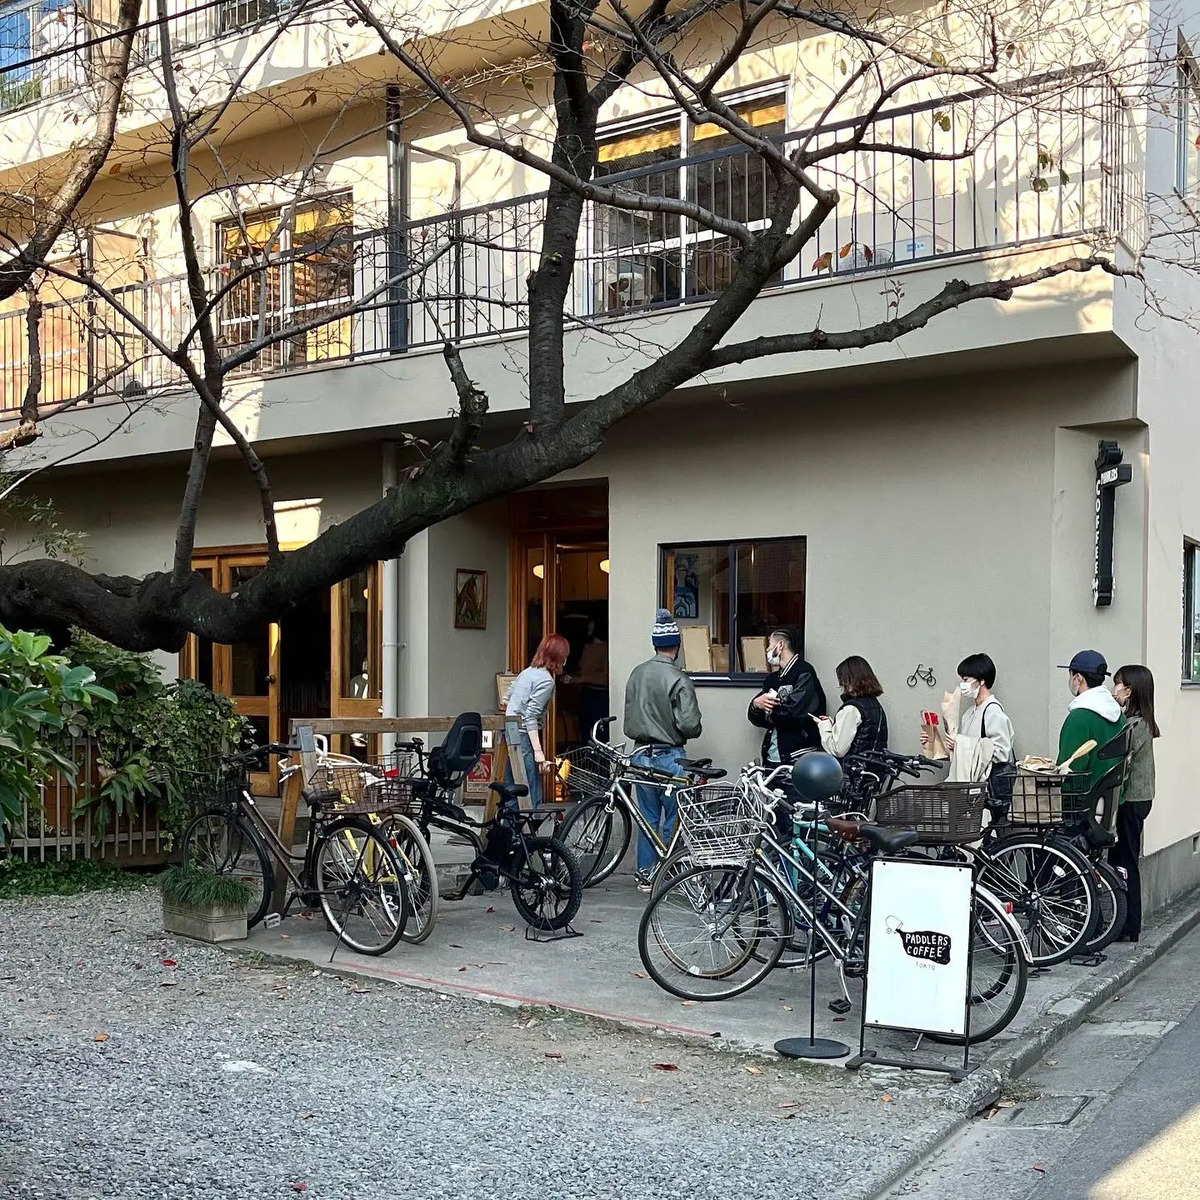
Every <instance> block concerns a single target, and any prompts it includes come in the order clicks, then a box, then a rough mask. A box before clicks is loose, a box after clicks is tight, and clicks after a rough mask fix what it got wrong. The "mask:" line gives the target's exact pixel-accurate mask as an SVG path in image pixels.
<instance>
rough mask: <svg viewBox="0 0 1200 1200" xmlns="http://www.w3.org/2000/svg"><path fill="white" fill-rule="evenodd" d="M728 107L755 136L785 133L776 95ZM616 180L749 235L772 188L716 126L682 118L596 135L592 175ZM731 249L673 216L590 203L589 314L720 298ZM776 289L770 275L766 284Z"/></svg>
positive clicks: (747, 154) (749, 155)
mask: <svg viewBox="0 0 1200 1200" xmlns="http://www.w3.org/2000/svg"><path fill="white" fill-rule="evenodd" d="M730 107H731V108H732V109H733V111H734V112H735V113H736V114H737V115H738V116H739V117H740V118H741V120H743V121H744V122H745V123H746V124H747V125H749V126H751V127H752V128H753V129H754V130H755V132H756V133H758V134H760V135H761V136H763V137H781V136H782V135H783V133H784V131H785V128H786V120H785V117H786V106H785V103H784V92H783V90H782V88H772V89H771V90H770V91H769V92H768V93H766V94H761V95H759V96H757V97H755V98H751V99H742V100H739V101H737V102H735V103H731V104H730ZM684 159H687V160H689V161H688V162H687V164H686V165H682V161H681V160H684ZM614 175H619V176H621V178H620V180H619V184H620V186H621V187H622V188H623V189H625V190H626V191H631V192H638V193H641V194H644V195H647V196H661V197H668V198H670V199H679V197H680V196H681V195H684V196H686V197H687V198H688V199H689V200H692V201H694V202H696V203H697V204H700V205H701V206H703V207H704V208H706V209H708V210H709V211H710V212H713V213H715V214H716V215H717V216H720V217H726V218H728V219H730V220H734V221H741V222H743V223H745V224H748V225H749V226H750V227H751V228H755V227H761V226H763V225H765V223H766V220H767V216H768V213H769V212H770V207H771V203H772V202H773V200H774V198H775V190H776V185H775V180H774V177H773V176H772V175H771V173H770V171H768V170H767V166H766V163H765V162H763V160H762V158H761V157H760V156H759V155H758V154H756V153H755V152H754V151H752V150H749V149H747V148H745V147H744V146H743V145H742V143H741V142H740V141H738V139H737V138H735V137H733V136H732V135H730V134H728V133H726V131H725V130H724V129H722V128H721V127H720V126H718V125H693V124H692V123H691V122H689V121H688V120H687V118H686V117H685V116H683V115H682V114H681V113H673V114H671V115H670V116H668V117H662V118H659V119H658V120H656V121H655V122H653V123H643V124H641V125H639V126H638V127H637V128H634V129H631V130H627V131H625V132H622V133H617V134H613V135H611V136H609V137H607V138H602V140H601V142H600V146H599V154H598V162H597V165H596V178H597V179H598V180H603V179H604V178H606V177H608V176H614ZM736 250H737V247H736V245H735V244H734V242H733V241H732V239H730V238H727V237H724V236H722V235H720V234H715V233H713V232H712V231H711V230H708V229H705V228H703V227H702V226H700V225H698V224H697V223H696V222H694V221H690V220H687V221H685V220H684V219H683V218H681V217H678V216H675V215H674V214H672V213H654V212H628V211H626V210H624V209H616V208H606V207H604V206H602V205H597V206H596V208H595V211H594V216H593V227H592V252H593V269H592V283H593V294H592V304H593V310H594V311H595V312H619V311H621V310H623V309H631V308H644V307H647V306H649V305H654V304H660V303H664V302H668V301H677V300H679V299H681V298H682V297H693V296H705V295H711V294H714V293H716V292H719V291H720V290H721V289H722V288H723V287H725V285H726V284H727V283H729V281H730V280H731V279H732V278H733V275H734V272H735V271H736V269H737V259H736V256H735V251H736ZM777 282H779V278H778V277H777V278H775V279H772V280H769V281H768V283H777Z"/></svg>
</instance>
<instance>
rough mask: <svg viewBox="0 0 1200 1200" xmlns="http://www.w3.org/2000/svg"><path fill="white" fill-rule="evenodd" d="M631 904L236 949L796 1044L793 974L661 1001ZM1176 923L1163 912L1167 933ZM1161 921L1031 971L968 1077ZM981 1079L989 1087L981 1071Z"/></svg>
mask: <svg viewBox="0 0 1200 1200" xmlns="http://www.w3.org/2000/svg"><path fill="white" fill-rule="evenodd" d="M454 850H455V848H454V847H438V855H439V859H440V858H442V857H445V856H448V857H450V858H454V857H455V854H454ZM448 865H449V864H448ZM645 903H646V896H645V895H644V894H642V893H639V892H638V891H637V889H636V887H635V886H634V881H633V878H632V876H631V875H630V874H628V873H624V872H618V873H617V874H616V875H614V876H613V877H612V878H611V879H610V880H609V881H608V882H607V883H605V884H601V885H600V886H599V887H597V888H592V889H590V890H588V891H587V892H585V893H584V902H583V905H582V907H581V908H580V911H579V914H578V916H577V917H576V919H575V928H576V930H578V932H579V933H580V934H582V935H583V936H581V937H578V938H574V939H569V940H562V941H556V942H544V943H538V942H532V941H528V940H526V938H525V936H524V934H525V925H524V922H523V921H522V920H521V919H520V918H519V917H518V915H517V912H516V909H515V908H514V907H513V904H512V900H511V898H510V897H509V895H508V893H507V891H504V890H499V891H496V892H492V893H489V894H485V895H482V896H469V897H467V898H466V899H465V900H462V901H457V902H443V904H442V907H441V914H440V916H439V918H438V923H437V926H436V928H435V929H434V931H433V933H432V935H431V936H430V938H429V940H428V941H427V942H425V944H424V945H421V946H410V945H407V944H405V943H401V945H399V946H397V947H396V949H395V950H394V951H393V952H392V953H391V954H390V955H388V956H386V957H384V958H371V957H368V956H364V955H358V954H355V953H354V952H352V951H348V950H346V949H345V948H341V949H338V951H337V953H336V955H335V956H334V957H333V959H332V961H331V958H330V956H331V954H332V952H333V950H334V938H333V935H332V934H331V933H329V932H328V931H327V930H326V928H325V923H324V919H323V917H322V916H321V915H320V914H319V913H318V914H315V915H310V916H300V915H296V916H292V917H290V918H289V919H288V920H287V921H285V922H283V923H282V924H280V925H278V926H276V927H274V928H271V929H265V928H262V927H261V926H260V927H259V928H257V929H255V930H253V931H252V932H251V936H250V939H249V942H248V943H240V944H239V945H241V946H244V947H245V948H247V949H250V950H254V951H259V952H261V953H263V954H267V955H271V956H277V957H280V958H283V959H290V960H302V961H307V962H312V963H313V964H314V965H315V966H321V967H329V968H332V969H334V970H337V971H340V972H350V973H354V974H360V975H363V976H368V977H371V978H374V979H381V980H390V981H392V982H394V983H397V984H401V985H404V986H410V987H420V988H426V989H431V990H434V991H439V992H446V993H454V994H459V995H467V996H473V997H476V998H478V999H480V1000H485V1001H492V1002H495V1003H501V1004H508V1005H514V1006H516V1005H523V1006H529V1007H543V1008H557V1009H562V1010H566V1011H571V1012H576V1013H580V1014H583V1015H586V1016H589V1017H594V1018H600V1019H603V1020H608V1021H613V1022H616V1023H618V1024H620V1025H623V1026H627V1027H632V1028H641V1029H648V1030H661V1031H663V1032H665V1033H669V1034H674V1035H680V1036H684V1037H689V1038H699V1039H704V1040H706V1041H709V1042H710V1043H713V1044H717V1045H723V1046H728V1047H730V1048H735V1049H742V1050H747V1051H754V1052H761V1051H770V1050H771V1049H772V1047H773V1046H774V1043H775V1042H776V1041H777V1040H779V1039H780V1038H783V1037H789V1036H794V1035H798V1034H807V1032H808V1012H809V981H808V975H807V973H806V972H804V971H803V970H793V971H785V970H776V971H774V972H773V973H772V974H771V975H770V976H768V978H767V979H765V980H763V981H762V982H761V983H760V984H759V985H758V986H757V987H755V988H753V989H752V990H751V991H749V992H747V993H745V994H743V995H741V996H736V997H734V998H732V999H729V1000H721V1001H717V1002H711V1003H692V1002H688V1001H680V1000H679V999H678V998H677V997H674V996H671V995H670V994H669V993H667V992H664V991H663V990H661V989H660V988H659V987H658V986H657V985H656V984H655V983H654V982H653V980H651V979H650V978H648V977H647V976H646V975H645V969H644V967H643V966H642V963H641V960H640V958H639V956H638V952H637V926H638V920H639V918H640V916H641V913H642V910H643V908H644V907H645ZM1170 916H1171V914H1168V917H1170ZM1198 917H1200V909H1197V911H1196V912H1195V913H1192V912H1191V910H1190V909H1189V910H1187V912H1186V913H1185V919H1186V920H1190V921H1192V923H1195V920H1196V919H1197V918H1198ZM1179 919H1180V918H1179V915H1178V914H1177V913H1176V914H1174V921H1175V923H1176V924H1177V923H1178V921H1179ZM1161 921H1162V918H1160V922H1159V924H1154V923H1152V924H1151V925H1150V926H1149V927H1148V929H1147V932H1146V935H1145V937H1144V938H1143V942H1142V944H1141V945H1140V946H1130V945H1127V944H1121V945H1116V946H1113V947H1111V948H1110V950H1109V957H1108V961H1107V962H1105V963H1104V964H1102V965H1101V966H1100V967H1097V968H1092V967H1082V966H1075V965H1072V964H1070V963H1064V964H1062V965H1060V966H1057V967H1054V968H1052V969H1051V970H1049V971H1045V972H1038V973H1035V974H1032V975H1031V977H1030V980H1029V988H1028V991H1027V993H1026V998H1025V1003H1024V1005H1023V1006H1022V1009H1021V1012H1020V1013H1019V1014H1018V1016H1017V1018H1016V1020H1015V1021H1014V1022H1013V1024H1012V1025H1010V1026H1009V1028H1008V1029H1007V1030H1005V1031H1004V1032H1003V1033H1002V1034H1000V1035H999V1036H998V1037H996V1038H994V1039H993V1040H991V1041H990V1042H986V1043H983V1044H981V1045H979V1046H976V1047H973V1048H972V1051H971V1057H970V1064H971V1066H972V1068H975V1067H979V1066H981V1065H983V1064H984V1063H988V1064H989V1065H992V1064H1000V1063H1004V1064H1008V1067H1007V1068H1006V1069H1005V1070H1004V1072H1003V1073H1004V1074H1005V1075H1010V1074H1011V1073H1012V1070H1013V1069H1014V1068H1019V1065H1020V1063H1021V1062H1023V1061H1024V1058H1025V1055H1024V1053H1023V1045H1024V1042H1025V1041H1026V1040H1027V1039H1029V1038H1032V1039H1033V1041H1035V1042H1036V1043H1037V1044H1038V1045H1039V1046H1041V1045H1044V1042H1045V1038H1046V1037H1047V1036H1050V1035H1051V1033H1052V1031H1053V1030H1054V1029H1055V1028H1056V1027H1057V1026H1058V1025H1059V1024H1061V1023H1063V1022H1065V1021H1069V1020H1070V1019H1071V1018H1077V1020H1075V1021H1074V1022H1073V1023H1074V1024H1077V1023H1078V1020H1082V1016H1080V1013H1081V1012H1082V1011H1083V1010H1084V1009H1085V1008H1086V1006H1087V1004H1088V1003H1090V999H1091V997H1092V996H1093V995H1094V994H1095V992H1096V989H1097V984H1098V980H1103V979H1105V978H1108V977H1110V976H1113V975H1114V974H1115V975H1116V976H1120V977H1124V976H1125V975H1126V974H1127V972H1128V970H1129V969H1131V968H1133V969H1136V963H1137V962H1138V961H1140V960H1141V959H1144V958H1146V957H1147V953H1148V951H1149V949H1150V947H1151V946H1152V945H1153V941H1154V937H1155V930H1156V929H1157V928H1159V927H1160V925H1161ZM1164 928H1165V926H1164ZM1171 928H1172V929H1173V928H1174V925H1171ZM1188 928H1190V925H1189V926H1188ZM231 948H232V947H231ZM816 972H817V982H818V993H817V1028H816V1035H817V1037H825V1038H835V1039H837V1040H840V1041H843V1042H846V1043H848V1044H850V1045H851V1046H852V1047H853V1048H854V1050H855V1051H856V1050H857V1045H858V1037H859V1013H860V1004H859V1001H860V998H861V986H860V985H859V984H858V983H856V982H854V981H851V982H850V997H851V1000H852V1002H853V1004H854V1007H853V1009H852V1010H851V1011H850V1012H849V1013H848V1014H846V1015H845V1016H838V1015H835V1014H834V1013H833V1012H831V1011H830V1009H829V1001H830V1000H833V999H835V998H836V997H840V996H841V995H842V992H841V988H840V985H839V983H838V978H837V971H836V968H835V966H834V965H833V964H830V963H828V962H825V963H818V964H817V968H816ZM1048 1031H1049V1032H1048ZM718 1039H719V1040H718ZM914 1040H915V1039H914V1038H913V1036H912V1035H900V1034H894V1033H888V1032H883V1031H878V1030H868V1031H867V1037H866V1045H867V1048H868V1049H875V1050H878V1051H879V1052H880V1053H881V1054H885V1055H887V1056H889V1057H906V1056H908V1055H909V1054H910V1053H911V1052H912V1051H913V1050H914ZM1040 1052H1044V1050H1043V1051H1040ZM911 1057H912V1058H913V1059H919V1060H920V1061H923V1062H929V1061H932V1062H940V1063H943V1064H946V1065H955V1066H960V1065H961V1063H962V1050H961V1048H959V1049H956V1048H954V1047H947V1046H939V1045H937V1044H936V1043H933V1042H930V1041H928V1040H925V1041H923V1042H922V1043H921V1045H920V1046H919V1048H916V1050H915V1054H911ZM1035 1057H1036V1055H1035ZM835 1065H836V1063H835ZM985 1074H986V1075H987V1076H989V1077H992V1078H994V1077H995V1072H994V1071H989V1072H987V1073H985Z"/></svg>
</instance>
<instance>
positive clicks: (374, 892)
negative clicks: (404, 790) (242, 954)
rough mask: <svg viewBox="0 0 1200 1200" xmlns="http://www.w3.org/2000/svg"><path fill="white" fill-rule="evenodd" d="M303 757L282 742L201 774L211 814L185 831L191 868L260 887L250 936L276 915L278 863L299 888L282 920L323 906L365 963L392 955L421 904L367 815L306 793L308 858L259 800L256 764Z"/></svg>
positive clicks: (338, 800)
mask: <svg viewBox="0 0 1200 1200" xmlns="http://www.w3.org/2000/svg"><path fill="white" fill-rule="evenodd" d="M294 752H295V747H289V746H281V745H277V744H274V743H272V744H270V745H267V746H262V747H256V748H255V749H253V750H249V751H246V752H245V753H242V754H236V755H230V756H225V757H223V758H222V759H221V760H220V761H219V763H217V764H215V765H214V767H213V768H212V769H210V770H207V771H200V772H195V773H193V777H192V788H193V795H194V796H196V797H197V798H198V799H199V801H200V802H201V803H202V804H203V805H204V806H205V807H204V811H203V812H201V813H200V814H199V815H198V816H197V817H195V818H194V819H193V820H192V822H191V823H190V824H189V825H188V827H187V829H186V830H185V831H184V834H183V839H182V846H181V848H182V855H183V859H184V861H185V862H195V863H197V864H198V865H200V866H203V867H207V868H208V869H209V870H211V871H213V872H215V873H216V874H219V875H230V876H234V877H236V878H238V879H241V880H243V881H244V882H246V883H248V884H250V885H251V895H250V899H249V900H248V901H247V905H246V924H247V927H248V928H253V927H254V926H255V925H257V924H258V923H259V922H260V921H261V920H262V919H263V918H264V917H265V916H266V913H267V909H268V907H269V906H270V903H271V896H272V894H273V893H274V890H275V866H276V864H277V865H278V866H279V867H281V868H282V869H283V871H284V872H285V874H286V875H287V877H288V880H289V881H290V883H291V885H292V889H291V892H290V894H289V895H288V896H287V897H286V899H285V902H284V905H283V911H282V913H281V914H280V915H281V916H285V917H286V916H287V914H288V911H289V910H290V908H291V906H292V904H293V903H295V902H296V901H297V900H300V901H302V902H303V903H304V904H305V905H306V906H307V907H314V908H315V907H320V909H321V910H322V912H323V913H324V914H325V920H326V921H327V922H328V923H329V926H330V928H331V929H332V930H333V931H334V932H335V933H337V935H338V942H339V944H340V943H341V942H345V943H346V945H348V946H350V947H351V949H354V950H357V951H359V952H360V953H362V954H371V955H379V954H386V953H387V952H388V951H389V950H391V949H392V948H393V947H394V946H395V945H396V943H397V942H399V941H400V939H401V936H402V935H403V933H404V927H405V924H406V923H407V921H408V917H409V912H410V910H411V903H410V900H409V895H408V887H407V885H406V883H405V880H404V874H403V869H402V867H401V864H400V862H399V860H398V859H397V857H396V855H395V853H394V852H393V850H392V847H391V846H390V845H389V844H388V842H387V840H386V839H385V838H384V837H383V836H382V835H381V834H380V832H379V831H378V830H377V829H376V828H374V827H373V826H372V825H371V824H370V822H369V821H368V819H367V817H366V813H365V810H363V809H361V808H360V807H359V806H354V805H351V806H349V807H347V806H346V805H344V803H343V797H342V796H341V794H340V793H339V792H336V791H332V790H316V791H313V790H305V791H303V792H301V796H302V797H303V799H304V800H305V802H306V803H307V804H308V806H309V812H310V820H309V827H308V838H307V841H306V843H305V848H304V853H303V855H302V856H297V855H295V854H293V853H292V851H291V849H290V848H289V847H287V846H284V844H283V843H282V842H281V841H280V840H279V837H278V835H277V834H276V833H275V830H274V829H272V828H271V826H270V824H269V823H268V822H267V820H266V818H265V817H264V816H263V815H262V812H261V810H260V809H259V807H258V804H257V802H256V801H255V799H254V796H253V795H252V794H251V792H250V788H249V783H248V778H247V767H248V766H249V764H250V763H252V762H255V761H258V760H260V759H261V758H262V757H263V755H264V754H275V755H279V756H286V755H288V754H292V753H294ZM339 810H340V811H339ZM297 863H298V864H299V870H296V869H294V864H297Z"/></svg>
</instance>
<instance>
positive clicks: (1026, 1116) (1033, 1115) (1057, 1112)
mask: <svg viewBox="0 0 1200 1200" xmlns="http://www.w3.org/2000/svg"><path fill="white" fill-rule="evenodd" d="M1090 1099H1091V1097H1090V1096H1044V1097H1042V1099H1040V1100H1029V1101H1026V1103H1024V1104H1021V1105H1018V1106H1017V1107H1016V1108H1009V1109H1001V1110H1000V1113H998V1114H997V1116H1001V1115H1003V1118H1004V1120H1003V1123H1004V1124H1005V1125H1070V1123H1071V1122H1072V1121H1073V1120H1075V1118H1076V1117H1077V1116H1079V1114H1080V1113H1081V1112H1083V1110H1084V1109H1085V1108H1086V1107H1087V1104H1088V1101H1089V1100H1090ZM992 1119H993V1120H995V1119H996V1118H995V1117H993V1118H992Z"/></svg>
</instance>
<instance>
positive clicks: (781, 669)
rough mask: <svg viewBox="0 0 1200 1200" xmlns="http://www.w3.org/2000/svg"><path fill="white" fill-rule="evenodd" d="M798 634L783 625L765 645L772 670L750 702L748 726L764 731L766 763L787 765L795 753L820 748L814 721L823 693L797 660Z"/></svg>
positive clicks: (808, 668) (822, 705) (821, 707)
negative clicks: (785, 763) (784, 763)
mask: <svg viewBox="0 0 1200 1200" xmlns="http://www.w3.org/2000/svg"><path fill="white" fill-rule="evenodd" d="M800 645H801V638H800V631H799V630H798V629H796V628H795V627H794V626H792V625H784V626H782V627H781V628H779V629H776V630H774V631H773V632H772V633H771V636H770V638H769V639H768V641H767V663H768V664H769V665H770V666H771V667H773V668H774V669H773V670H772V671H771V673H770V674H769V675H768V676H767V677H766V679H765V680H763V685H762V688H761V689H760V690H759V693H758V695H757V696H755V697H754V699H753V700H751V701H750V707H749V709H748V710H747V712H746V715H747V716H748V717H749V718H750V724H751V725H757V726H758V728H759V729H765V730H766V734H765V735H764V737H763V744H762V758H763V762H766V763H783V762H789V761H790V760H791V758H792V756H793V755H794V754H795V753H796V752H797V751H798V750H809V749H813V748H814V747H815V748H817V749H819V748H820V746H821V735H820V732H819V730H818V729H817V723H816V721H814V720H813V718H814V717H816V716H819V715H820V714H821V713H823V712H824V711H825V693H824V692H823V691H822V690H821V684H820V681H819V680H818V679H817V673H816V672H815V671H814V670H813V669H812V667H811V666H810V665H809V664H808V663H806V662H805V661H804V659H803V658H801V657H800V653H799V648H800Z"/></svg>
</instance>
